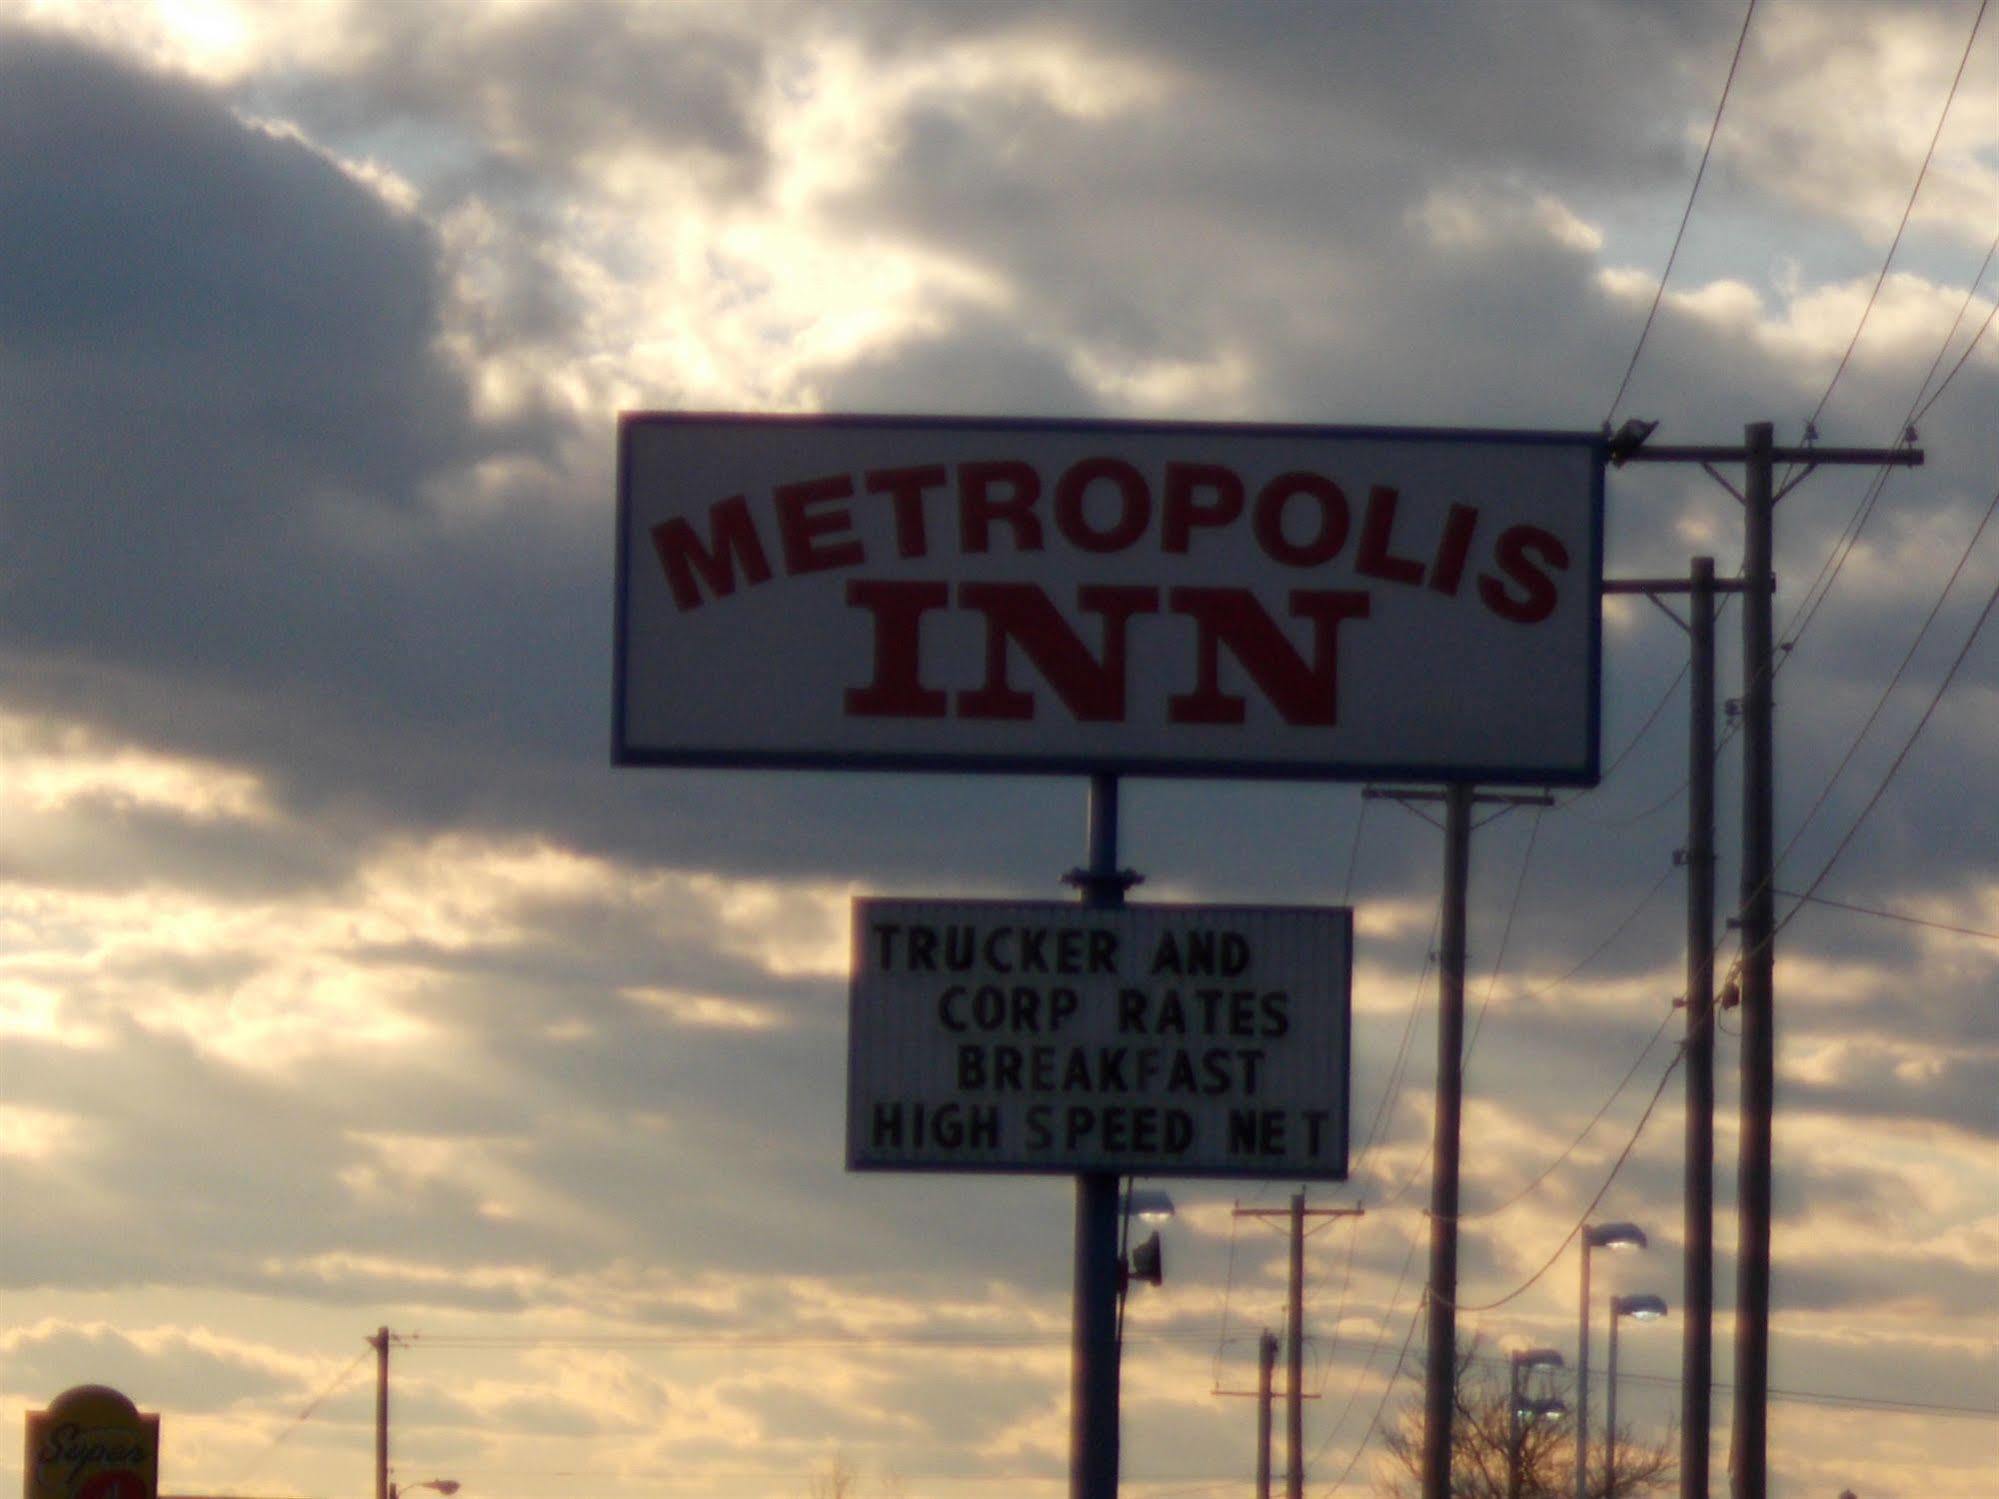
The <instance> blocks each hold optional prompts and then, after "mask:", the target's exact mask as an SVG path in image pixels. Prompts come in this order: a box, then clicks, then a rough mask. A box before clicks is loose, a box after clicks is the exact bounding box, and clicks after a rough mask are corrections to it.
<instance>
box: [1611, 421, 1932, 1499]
mask: <svg viewBox="0 0 1999 1499" xmlns="http://www.w3.org/2000/svg"><path fill="white" fill-rule="evenodd" d="M1649 430H1650V429H1649V428H1648V429H1647V431H1649ZM1742 436H1743V441H1742V446H1741V447H1739V448H1732V447H1666V446H1660V447H1651V446H1635V445H1634V446H1632V447H1628V448H1626V449H1625V450H1623V451H1621V452H1613V455H1612V458H1611V462H1612V463H1613V464H1616V465H1618V466H1622V465H1623V464H1625V463H1697V464H1699V465H1700V466H1701V467H1702V468H1703V469H1704V470H1706V472H1707V474H1708V476H1709V477H1710V478H1712V479H1714V480H1715V481H1716V482H1717V483H1719V484H1720V485H1722V487H1723V488H1725V489H1727V490H1728V492H1729V493H1730V494H1732V495H1734V496H1735V497H1736V499H1738V500H1739V501H1741V502H1742V514H1743V546H1742V592H1743V609H1742V678H1743V692H1742V872H1741V886H1740V889H1741V905H1740V906H1739V908H1738V910H1737V915H1736V920H1735V925H1736V926H1737V927H1739V929H1740V930H1741V933H1742V958H1741V971H1740V976H1739V980H1738V983H1739V986H1740V991H1741V995H1742V1103H1741V1151H1740V1155H1739V1157H1738V1162H1737V1167H1736V1173H1737V1175H1736V1196H1737V1209H1736V1212H1737V1231H1736V1242H1737V1249H1736V1282H1735V1420H1734V1427H1733V1430H1732V1431H1731V1433H1730V1437H1729V1479H1730V1489H1731V1492H1732V1493H1733V1495H1734V1499H1766V1494H1767V1484H1768V1457H1769V1452H1768V1447H1769V1424H1768V1413H1769V1376H1770V1186H1771V1170H1772V1160H1771V1136H1772V1119H1773V1116H1774V1112H1775V1102H1776V1097H1775V1095H1776V1026H1775V1019H1776V1014H1775V1012H1776V901H1775V895H1776V891H1775V889H1774V881H1775V879H1776V868H1775V857H1774V850H1775V837H1774V823H1775V813H1774V807H1775V784H1776V753H1775V732H1774V730H1775V710H1774V698H1773V694H1772V690H1771V684H1772V679H1773V678H1774V676H1775V674H1776V659H1775V653H1774V650H1773V646H1774V644H1775V640H1774V633H1775V632H1774V626H1773V623H1772V613H1773V603H1774V599H1775V595H1776V575H1775V571H1774V568H1773V565H1772V555H1773V544H1772V543H1773V532H1774V525H1773V522H1774V514H1775V509H1776V505H1777V502H1778V501H1779V500H1781V499H1783V497H1784V496H1785V495H1787V494H1789V493H1790V492H1791V490H1792V489H1794V488H1795V487H1796V486H1797V485H1799V484H1801V483H1803V482H1804V480H1805V479H1806V478H1808V477H1809V476H1810V475H1811V474H1812V473H1813V472H1814V471H1815V470H1817V469H1819V468H1824V467H1830V466H1835V465H1840V466H1859V467H1866V468H1883V467H1915V466H1917V465H1919V464H1921V463H1922V461H1923V454H1922V450H1921V449H1919V448H1916V447H1913V446H1903V447H1896V448H1818V447H1811V446H1805V447H1799V448H1779V447H1777V446H1776V445H1775V443H1774V440H1773V436H1772V428H1771V425H1770V423H1768V422H1751V423H1749V424H1748V425H1747V426H1745V427H1744V428H1743V434H1742ZM1910 440H1911V441H1913V433H1911V435H1910ZM1643 442H1644V435H1643V434H1641V435H1640V436H1639V437H1638V438H1637V443H1640V444H1642V443H1643ZM1721 463H1739V464H1741V465H1742V472H1743V484H1742V488H1741V489H1737V488H1736V487H1735V486H1734V485H1733V484H1730V483H1729V482H1728V480H1727V479H1726V478H1724V477H1723V476H1722V474H1721V473H1720V472H1719V471H1718V470H1717V469H1716V467H1715V465H1716V464H1721ZM1779 463H1783V464H1787V465H1796V466H1797V467H1798V469H1799V472H1798V473H1797V474H1796V475H1795V476H1793V477H1792V478H1790V479H1789V480H1787V481H1786V482H1785V484H1784V485H1783V487H1782V488H1781V489H1779V488H1778V487H1777V483H1776V477H1775V474H1776V465H1777V464H1779ZM1691 1020H1692V1017H1691V1016H1689V1023H1691Z"/></svg>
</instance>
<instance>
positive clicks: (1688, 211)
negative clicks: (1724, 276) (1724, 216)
mask: <svg viewBox="0 0 1999 1499" xmlns="http://www.w3.org/2000/svg"><path fill="white" fill-rule="evenodd" d="M1755 14H1756V0H1749V7H1748V9H1746V10H1745V11H1743V13H1742V30H1741V32H1740V33H1739V34H1738V35H1737V36H1736V38H1735V55H1734V56H1732V57H1730V58H1729V60H1728V76H1727V77H1726V78H1724V79H1723V80H1722V84H1721V98H1720V99H1719V100H1718V101H1717V102H1716V104H1715V106H1714V119H1713V121H1712V122H1711V123H1710V124H1709V125H1708V128H1707V145H1706V146H1704V147H1703V148H1702V149H1701V164H1700V165H1699V166H1698V167H1697V168H1695V170H1694V185H1693V186H1692V187H1691V188H1690V189H1688V191H1687V206H1686V208H1685V210H1683V211H1682V212H1681V214H1680V227H1679V229H1678V231H1676V232H1675V233H1674V235H1673V248H1672V250H1671V251H1670V252H1668V254H1667V256H1666V268H1665V270H1663V271H1661V272H1660V273H1659V286H1658V289H1657V290H1656V291H1654V292H1653V293H1652V306H1651V309H1650V310H1649V311H1648V312H1647V313H1646V314H1645V326H1644V327H1643V328H1640V329H1639V330H1638V343H1637V346H1636V347H1635V348H1633V349H1632V351H1631V362H1630V363H1629V364H1627V365H1625V367H1624V378H1623V379H1622V380H1620V381H1618V382H1617V394H1616V395H1614V396H1612V397H1611V398H1610V410H1608V411H1607V412H1605V413H1604V417H1603V422H1604V426H1605V428H1606V429H1608V427H1609V426H1610V423H1611V421H1612V420H1613V419H1614V418H1615V417H1616V415H1617V407H1618V403H1619V402H1621V401H1622V400H1623V399H1624V393H1625V391H1627V390H1629V389H1630V388H1631V376H1632V375H1633V373H1635V372H1636V370H1637V369H1638V356H1639V355H1640V354H1642V353H1644V352H1645V340H1646V337H1647V336H1648V335H1649V334H1650V333H1651V332H1652V322H1653V320H1654V319H1655V318H1657V317H1658V316H1659V304H1660V302H1661V301H1663V300H1664V298H1665V295H1666V282H1667V281H1668V280H1669V279H1670V278H1671V276H1672V274H1673V262H1674V261H1675V260H1677V259H1679V257H1680V242H1681V241H1682V240H1684V239H1685V238H1686V237H1687V223H1688V221H1689V220H1690V219H1692V218H1693V216H1694V199H1696V198H1698V197H1699V196H1700V191H1701V178H1703V177H1704V176H1706V175H1707V163H1708V158H1709V157H1710V156H1712V155H1713V154H1714V138H1715V136H1716V135H1717V134H1719V133H1720V131H1721V112H1722V111H1723V110H1724V109H1726V108H1727V107H1728V91H1729V90H1730V89H1731V88H1733V87H1734V85H1735V69H1736V65H1737V64H1739V63H1740V62H1741V61H1742V44H1743V43H1744V42H1746V41H1748V40H1749V20H1750V17H1752V16H1754V15H1755Z"/></svg>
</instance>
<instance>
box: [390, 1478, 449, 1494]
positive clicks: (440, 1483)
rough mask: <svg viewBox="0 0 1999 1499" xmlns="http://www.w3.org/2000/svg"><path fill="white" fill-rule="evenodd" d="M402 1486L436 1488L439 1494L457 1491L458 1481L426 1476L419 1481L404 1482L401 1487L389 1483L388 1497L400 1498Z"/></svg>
mask: <svg viewBox="0 0 1999 1499" xmlns="http://www.w3.org/2000/svg"><path fill="white" fill-rule="evenodd" d="M403 1488H412V1489H436V1490H437V1492H438V1493H440V1494H455V1493H457V1492H458V1489H459V1483H458V1480H457V1479H455V1478H426V1479H424V1480H423V1482H421V1483H412V1484H406V1485H403V1486H402V1487H398V1486H397V1485H395V1484H393V1483H392V1484H390V1485H389V1499H401V1496H402V1492H403Z"/></svg>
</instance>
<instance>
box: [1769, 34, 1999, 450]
mask: <svg viewBox="0 0 1999 1499" xmlns="http://www.w3.org/2000/svg"><path fill="white" fill-rule="evenodd" d="M1990 4H1991V0H1978V14H1977V15H1975V16H1973V17H1972V19H1971V35H1970V36H1968V37H1966V38H1965V40H1964V55H1963V56H1962V57H1960V58H1959V59H1958V61H1957V72H1956V74H1955V75H1954V76H1953V77H1952V78H1951V81H1950V91H1949V92H1948V93H1946V94H1945V95H1944V101H1943V109H1942V110H1941V111H1940V112H1939V113H1938V115H1937V126H1936V129H1935V130H1934V131H1932V132H1931V134H1930V145H1929V149H1928V150H1927V151H1925V152H1924V153H1923V164H1922V166H1921V167H1920V168H1918V169H1917V171H1916V181H1915V185H1914V186H1913V187H1911V188H1910V189H1909V201H1908V202H1907V203H1905V204H1904V205H1903V206H1902V219H1901V222H1900V223H1898V224H1897V225H1896V226H1895V237H1894V239H1893V240H1891V241H1890V242H1889V244H1888V253H1887V254H1886V255H1885V256H1883V257H1882V260H1881V273H1880V274H1879V275H1878V276H1876V277H1875V278H1874V290H1873V291H1871V292H1869V293H1868V296H1867V305H1866V306H1865V307H1863V308H1862V309H1861V312H1860V322H1859V323H1858V324H1857V325H1856V326H1855V327H1854V330H1853V337H1852V338H1851V339H1849V340H1848V341H1847V345H1846V352H1845V353H1843V354H1841V355H1840V356H1839V367H1838V368H1837V369H1835V370H1834V371H1833V372H1832V379H1831V380H1830V381H1829V382H1828V383H1827V385H1826V388H1825V394H1824V395H1822V396H1820V397H1819V403H1818V405H1816V406H1814V407H1813V408H1812V414H1811V415H1810V416H1809V417H1808V418H1806V421H1805V427H1806V430H1807V431H1809V430H1810V429H1812V428H1813V427H1815V426H1817V425H1818V419H1819V417H1820V416H1822V415H1824V413H1825V408H1826V406H1827V404H1828V403H1829V402H1830V401H1831V400H1832V393H1833V391H1834V390H1835V389H1836V388H1837V387H1838V385H1839V379H1840V376H1842V375H1844V374H1845V373H1846V366H1847V363H1848V361H1850V360H1851V359H1852V358H1853V351H1854V350H1855V349H1856V348H1857V347H1859V344H1860V335H1861V333H1862V331H1863V330H1865V328H1866V327H1867V319H1868V318H1869V316H1871V315H1872V313H1873V311H1874V304H1875V302H1876V301H1877V300H1879V298H1880V296H1881V287H1882V284H1883V283H1884V282H1886V281H1887V279H1888V268H1889V266H1891V265H1892V264H1894V261H1895V252H1896V250H1898V249H1899V248H1900V247H1901V244H1902V235H1903V234H1904V232H1906V231H1907V229H1908V227H1909V216H1910V214H1912V213H1913V212H1914V211H1915V207H1916V198H1917V196H1918V195H1919V194H1920V193H1921V192H1922V190H1923V179H1924V178H1926V177H1927V176H1929V171H1930V162H1931V161H1932V160H1934V159H1935V157H1936V152H1937V142H1938V141H1939V140H1941V139H1942V138H1943V127H1944V121H1946V120H1948V119H1949V118H1950V107H1951V104H1952V103H1953V102H1954V101H1955V100H1956V98H1957V89H1958V85H1959V84H1960V83H1962V82H1963V81H1964V69H1965V65H1966V64H1967V63H1969V62H1970V61H1971V49H1972V47H1973V46H1974V45H1975V44H1976V43H1977V41H1978V28H1979V27H1980V26H1981V25H1983V24H1984V21H1985V10H1986V7H1987V6H1988V5H1990Z"/></svg>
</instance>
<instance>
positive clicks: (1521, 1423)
mask: <svg viewBox="0 0 1999 1499" xmlns="http://www.w3.org/2000/svg"><path fill="white" fill-rule="evenodd" d="M1506 1362H1507V1386H1506V1396H1507V1398H1506V1495H1507V1499H1520V1490H1521V1483H1522V1479H1521V1469H1522V1466H1523V1462H1522V1447H1523V1444H1524V1443H1525V1441H1526V1433H1525V1430H1524V1428H1525V1427H1526V1425H1527V1424H1528V1423H1530V1422H1533V1421H1538V1420H1541V1419H1543V1418H1545V1417H1548V1416H1561V1415H1566V1414H1567V1413H1568V1409H1569V1407H1568V1405H1567V1404H1566V1403H1565V1402H1563V1401H1560V1400H1557V1399H1554V1398H1553V1397H1547V1398H1543V1399H1538V1400H1536V1399H1530V1398H1529V1397H1528V1394H1527V1391H1526V1388H1525V1386H1526V1379H1527V1375H1528V1374H1529V1373H1531V1372H1532V1371H1533V1370H1535V1369H1559V1368H1561V1367H1562V1355H1561V1351H1560V1350H1559V1349H1555V1348H1523V1349H1520V1350H1519V1351H1518V1352H1516V1353H1512V1354H1509V1355H1508V1356H1507V1360H1506Z"/></svg>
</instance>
